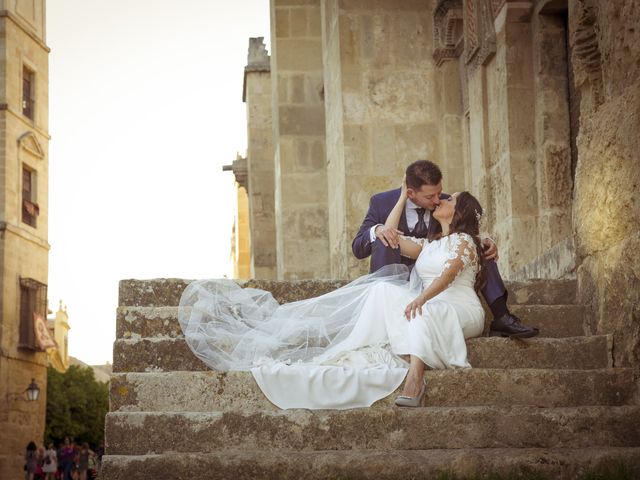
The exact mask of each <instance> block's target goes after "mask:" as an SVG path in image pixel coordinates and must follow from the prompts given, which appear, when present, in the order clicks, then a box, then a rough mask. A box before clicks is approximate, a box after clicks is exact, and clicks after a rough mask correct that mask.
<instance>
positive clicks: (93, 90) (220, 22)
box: [47, 0, 269, 364]
mask: <svg viewBox="0 0 640 480" xmlns="http://www.w3.org/2000/svg"><path fill="white" fill-rule="evenodd" d="M261 36H264V37H265V42H266V43H267V45H268V44H269V42H268V40H269V38H268V37H269V1H268V0H233V1H223V0H181V1H175V0H173V1H170V0H48V1H47V44H48V45H49V47H50V48H51V53H50V55H49V132H50V134H51V142H50V144H49V169H50V172H49V243H50V244H51V251H50V255H49V295H48V296H49V301H50V308H51V309H52V310H54V311H55V310H57V307H58V301H59V300H62V301H63V302H64V304H66V305H67V307H68V313H69V322H70V324H71V331H70V333H69V352H70V354H71V355H73V356H74V357H78V358H79V359H80V360H82V361H84V362H86V363H89V364H101V363H105V362H106V361H111V359H112V346H113V345H112V344H113V341H114V339H115V318H116V307H117V295H118V282H119V281H120V280H121V279H125V278H138V279H148V278H159V277H179V278H208V277H220V276H222V275H225V274H229V273H230V271H231V266H230V262H229V254H230V237H231V226H232V223H233V214H234V205H235V197H234V190H233V175H232V174H231V173H230V172H224V173H223V172H222V165H224V164H229V163H231V161H232V160H233V159H235V155H236V152H240V153H242V154H244V152H245V149H246V119H245V104H244V103H242V79H243V69H244V66H245V65H246V60H247V48H248V44H249V37H261Z"/></svg>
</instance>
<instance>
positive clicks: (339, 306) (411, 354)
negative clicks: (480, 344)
mask: <svg viewBox="0 0 640 480" xmlns="http://www.w3.org/2000/svg"><path fill="white" fill-rule="evenodd" d="M406 200H407V195H406V185H403V188H402V193H401V195H400V199H399V200H398V203H397V204H396V206H395V207H394V209H393V210H392V211H391V213H390V214H389V217H388V218H387V221H386V223H385V225H386V226H388V227H392V228H397V227H398V223H399V221H400V216H401V213H402V211H403V210H404V207H405V202H406ZM481 216H482V207H481V206H480V204H479V202H478V201H477V200H476V199H475V198H474V197H473V196H472V195H471V194H470V193H468V192H462V193H454V194H453V195H452V196H451V197H450V198H449V199H448V200H443V201H442V202H441V204H440V205H439V206H438V207H437V208H436V210H435V212H434V213H433V218H435V219H436V220H437V221H438V222H439V223H440V224H441V226H442V235H441V236H440V237H439V238H436V239H431V240H432V241H430V242H427V241H424V240H423V239H416V238H412V237H401V240H400V245H399V248H400V251H401V254H402V255H404V256H407V257H411V258H417V260H416V263H415V267H414V269H413V271H412V272H411V275H409V271H408V269H407V267H406V266H405V265H390V266H387V267H385V268H383V269H381V270H378V271H377V272H375V273H372V274H369V275H365V276H363V277H360V278H358V279H357V280H355V281H353V282H351V283H349V284H348V285H346V286H344V287H342V288H339V289H337V290H335V291H333V292H330V293H327V294H325V295H322V296H320V297H316V298H311V299H308V300H302V301H299V302H294V303H289V304H285V305H279V304H278V303H277V302H276V301H275V299H274V298H273V296H272V295H271V293H269V292H266V291H263V290H258V289H251V288H244V289H243V288H241V287H239V286H238V285H237V284H236V283H235V282H234V281H231V280H227V279H221V280H201V281H195V282H193V283H191V284H190V285H189V286H188V287H187V288H186V289H185V291H184V293H183V295H182V298H181V300H180V308H179V314H178V318H179V321H180V325H181V327H182V330H183V332H184V335H185V340H186V341H187V343H188V344H189V346H190V348H191V350H192V351H193V352H194V354H195V355H196V356H197V357H198V358H200V359H201V360H202V361H203V362H205V363H206V364H207V365H208V366H210V367H211V368H212V369H214V370H219V371H228V370H245V371H246V370H249V371H251V373H252V374H253V377H254V378H255V380H256V382H257V383H258V385H259V387H260V388H261V390H262V391H263V392H264V394H265V395H266V397H267V398H268V399H269V400H270V401H271V402H272V403H274V404H275V405H276V406H278V407H280V408H283V409H287V408H310V409H325V408H330V409H345V408H357V407H366V406H370V405H372V404H373V403H374V402H375V401H377V400H379V399H381V398H384V397H386V396H388V395H390V394H391V393H393V391H395V390H396V389H397V388H398V387H399V386H400V384H401V383H402V381H403V380H405V378H406V381H405V384H404V387H403V392H402V395H401V396H399V397H398V398H396V401H395V402H396V405H399V406H405V407H417V406H420V405H421V404H422V400H423V397H424V395H425V391H426V383H425V380H424V370H425V368H427V367H428V368H433V369H444V368H468V367H470V366H471V365H469V362H468V361H467V349H466V345H465V339H466V338H471V337H475V336H479V335H480V334H481V333H482V330H483V327H484V311H483V308H482V306H481V304H480V300H479V299H478V296H477V294H476V292H477V291H478V290H479V288H481V286H482V279H483V256H482V255H481V254H480V252H482V250H481V244H480V239H479V238H478V235H479V224H480V218H481Z"/></svg>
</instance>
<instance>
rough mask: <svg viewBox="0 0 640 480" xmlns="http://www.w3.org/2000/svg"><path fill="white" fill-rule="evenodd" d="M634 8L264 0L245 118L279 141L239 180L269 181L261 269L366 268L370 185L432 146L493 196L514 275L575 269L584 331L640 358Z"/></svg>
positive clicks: (468, 184)
mask: <svg viewBox="0 0 640 480" xmlns="http://www.w3.org/2000/svg"><path fill="white" fill-rule="evenodd" d="M638 24H640V7H639V6H638V5H637V2H634V1H633V0H616V1H614V2H609V1H604V0H528V1H527V0H525V1H521V0H519V1H514V0H431V1H425V0H271V49H272V52H271V57H270V78H268V77H267V75H264V77H261V81H263V82H265V83H266V82H267V81H270V83H271V107H272V108H271V115H270V116H269V115H267V111H268V110H267V109H266V108H263V110H261V112H262V114H264V115H265V117H266V119H265V120H264V121H262V122H258V123H257V124H256V123H255V122H252V121H251V119H249V122H248V126H249V137H250V138H251V137H252V135H258V133H257V130H256V129H257V128H258V127H260V128H262V130H261V135H264V127H266V125H267V123H268V122H269V120H270V121H271V126H272V136H271V139H270V140H271V141H272V145H273V152H271V150H270V148H271V144H270V143H269V139H267V138H264V139H263V144H262V145H264V146H265V148H264V149H263V150H261V154H262V157H261V158H260V160H259V162H260V165H261V167H260V168H263V169H265V171H267V170H268V171H269V174H268V175H262V174H261V173H260V174H258V173H257V170H254V171H253V172H255V173H253V172H252V170H251V169H249V172H248V173H249V176H248V180H247V181H248V182H249V183H250V184H251V182H258V181H260V182H261V186H260V188H261V189H262V190H263V191H269V194H268V195H270V191H271V190H270V189H271V186H272V187H273V195H274V210H273V211H272V210H271V209H270V208H271V207H270V205H271V204H268V206H269V215H271V214H272V213H273V217H274V219H275V222H274V223H269V225H268V227H263V226H261V225H258V224H254V223H252V225H251V237H252V238H260V237H263V238H266V234H267V232H268V235H269V236H270V237H269V238H272V237H271V235H272V233H271V232H272V229H275V246H276V248H275V252H273V251H272V252H270V255H269V256H268V257H264V258H265V259H266V260H268V261H269V262H270V263H269V266H267V263H265V264H263V265H264V266H265V267H266V269H265V270H264V272H268V273H265V274H264V276H262V275H261V274H259V273H258V271H257V270H256V271H255V274H256V277H258V278H272V276H275V277H276V278H279V279H285V280H286V279H304V278H337V279H348V278H354V277H357V276H358V275H360V274H362V273H364V272H366V271H367V267H368V262H366V261H358V260H356V259H355V257H354V256H353V255H352V253H351V240H352V239H353V237H354V235H355V233H356V231H357V229H358V227H359V225H360V223H361V222H362V219H363V218H364V215H365V212H366V210H367V207H368V200H369V198H370V196H371V195H372V194H374V193H376V192H379V191H382V190H386V189H390V188H394V187H396V186H398V185H399V183H400V181H401V178H402V173H403V170H404V168H405V167H406V165H407V164H409V163H410V162H412V161H414V160H416V159H419V158H427V159H431V160H433V161H435V162H436V163H438V164H439V165H440V167H441V169H442V171H443V174H444V188H445V191H448V192H454V191H457V190H463V189H464V190H470V191H471V192H472V193H473V194H475V195H476V196H478V198H479V199H480V201H481V202H482V204H483V205H484V206H485V209H486V211H487V215H486V221H485V230H486V231H487V233H489V234H491V236H492V237H493V238H494V239H495V240H496V242H497V244H498V246H499V250H500V260H499V266H500V269H501V271H502V272H503V275H504V276H505V277H506V278H510V279H525V278H563V277H575V276H576V275H577V278H578V281H579V285H580V287H579V290H580V295H581V297H582V300H584V301H586V302H587V303H590V304H592V305H593V308H594V309H595V311H596V312H597V313H598V315H596V318H597V320H596V321H595V324H594V325H592V326H591V328H592V333H615V334H616V345H617V346H618V347H616V351H617V352H618V353H617V356H616V360H617V361H619V362H621V364H628V363H630V362H636V364H638V361H639V360H640V310H638V305H639V303H640V302H639V301H640V298H639V297H640V293H638V292H640V288H638V287H639V286H640V282H639V280H638V277H639V276H640V274H639V273H638V272H640V267H639V265H640V261H639V260H638V259H637V258H636V257H635V252H636V251H637V249H636V248H635V247H637V246H638V243H639V242H640V237H639V236H638V235H639V233H638V232H639V231H640V228H638V227H639V223H640V206H639V203H638V200H637V198H636V197H637V192H638V181H639V177H640V168H638V164H639V162H638V160H639V159H638V151H640V148H639V145H638V140H637V138H638V135H637V132H638V131H640V129H639V128H638V127H639V126H640V118H639V112H640V104H639V102H640V95H639V94H638V92H640V88H639V87H640V85H639V84H638V78H640V75H639V74H640V63H639V62H638V58H640V36H639V35H640V34H639V33H638V29H637V25H638ZM253 41H254V42H255V41H257V40H256V39H253ZM260 43H261V42H260ZM252 45H253V47H254V48H257V47H256V46H257V44H252ZM261 85H262V84H261ZM245 88H246V81H245ZM262 98H263V100H266V98H267V97H266V95H265V96H264V97H262ZM248 109H250V105H249V103H248ZM265 117H262V118H265ZM254 132H255V133H254ZM267 145H268V148H266V146H267ZM258 151H259V149H258V150H254V153H253V157H254V158H257V155H258ZM271 154H272V157H271ZM249 157H250V161H251V157H252V155H249ZM272 167H273V172H274V174H273V175H274V176H273V182H272V183H271V173H270V172H271V171H270V170H269V169H270V168H272ZM258 178H259V179H260V180H258ZM263 205H264V204H263ZM249 208H250V210H252V211H254V210H256V209H257V202H255V201H254V199H253V198H252V197H251V194H250V201H249ZM260 208H262V207H260ZM252 248H254V249H255V248H258V247H257V246H256V245H254V246H253V247H252ZM253 255H256V252H255V251H254V252H253ZM269 268H270V269H269Z"/></svg>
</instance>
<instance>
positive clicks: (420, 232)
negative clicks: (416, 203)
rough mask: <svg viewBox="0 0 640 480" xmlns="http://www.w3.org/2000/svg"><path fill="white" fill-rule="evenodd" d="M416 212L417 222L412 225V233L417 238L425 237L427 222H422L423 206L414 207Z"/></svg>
mask: <svg viewBox="0 0 640 480" xmlns="http://www.w3.org/2000/svg"><path fill="white" fill-rule="evenodd" d="M416 212H417V213H418V223H416V226H415V227H413V235H414V236H415V237H417V238H425V237H426V236H427V224H426V223H425V222H424V212H425V210H424V208H416Z"/></svg>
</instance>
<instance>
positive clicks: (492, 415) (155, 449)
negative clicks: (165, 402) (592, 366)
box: [105, 406, 640, 455]
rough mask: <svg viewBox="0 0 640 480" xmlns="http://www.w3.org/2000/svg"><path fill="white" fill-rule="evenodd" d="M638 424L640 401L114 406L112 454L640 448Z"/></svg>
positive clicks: (108, 425) (109, 427)
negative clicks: (153, 409) (209, 408)
mask: <svg viewBox="0 0 640 480" xmlns="http://www.w3.org/2000/svg"><path fill="white" fill-rule="evenodd" d="M638 424H640V406H617V407H611V406H605V407H600V406H593V407H564V408H548V409H540V408H538V407H526V406H521V407H485V406H482V407H431V408H417V409H399V408H394V409H385V410H375V409H366V408H365V409H353V410H325V411H309V410H288V411H280V412H251V413H237V412H224V413H222V412H212V413H200V412H194V413H191V412H188V413H150V412H110V413H108V414H107V418H106V422H105V435H106V438H107V439H108V442H107V445H106V451H107V452H106V453H107V454H109V455H118V454H128V455H143V454H149V453H164V452H167V451H172V452H193V453H199V452H202V453H204V452H209V451H213V450H219V449H220V450H225V449H236V448H243V449H247V450H251V449H258V450H259V449H261V448H264V446H265V445H269V447H270V448H289V449H296V450H351V449H356V450H367V449H374V450H394V449H399V450H408V449H418V450H425V449H431V448H497V447H514V448H569V447H571V448H579V447H605V446H606V447H635V446H637V445H639V444H640V430H639V429H638V428H637V425H638ZM150 431H152V432H154V434H153V435H149V432H150ZM390 432H392V433H391V434H390Z"/></svg>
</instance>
